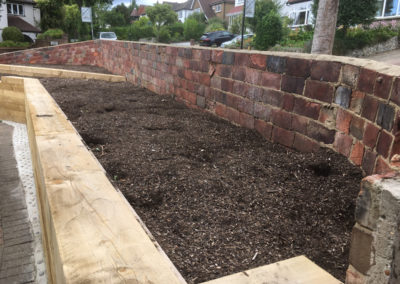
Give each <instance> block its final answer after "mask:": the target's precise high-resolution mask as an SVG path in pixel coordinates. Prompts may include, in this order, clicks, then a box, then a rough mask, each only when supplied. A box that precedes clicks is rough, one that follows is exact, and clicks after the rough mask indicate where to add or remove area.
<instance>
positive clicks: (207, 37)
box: [200, 31, 236, 46]
mask: <svg viewBox="0 0 400 284" xmlns="http://www.w3.org/2000/svg"><path fill="white" fill-rule="evenodd" d="M235 36H236V35H234V34H231V33H230V32H227V31H216V32H211V33H205V34H204V35H203V36H202V37H201V38H200V45H205V46H213V45H216V46H220V45H221V43H223V42H225V41H229V40H231V39H233V38H234V37H235Z"/></svg>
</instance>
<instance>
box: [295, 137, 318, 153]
mask: <svg viewBox="0 0 400 284" xmlns="http://www.w3.org/2000/svg"><path fill="white" fill-rule="evenodd" d="M293 148H294V149H296V150H297V151H300V152H303V153H310V152H315V151H317V150H318V149H319V145H318V143H316V142H315V141H313V140H311V139H310V138H308V137H305V136H303V135H301V134H298V133H296V134H295V136H294V142H293Z"/></svg>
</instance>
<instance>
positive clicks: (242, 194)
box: [41, 79, 361, 283]
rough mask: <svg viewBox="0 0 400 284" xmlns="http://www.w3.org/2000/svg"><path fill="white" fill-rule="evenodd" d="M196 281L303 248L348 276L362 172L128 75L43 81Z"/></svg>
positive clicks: (338, 274) (177, 262)
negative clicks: (113, 79)
mask: <svg viewBox="0 0 400 284" xmlns="http://www.w3.org/2000/svg"><path fill="white" fill-rule="evenodd" d="M41 82H42V83H43V84H44V86H45V87H46V88H47V90H48V91H49V92H50V93H51V94H52V95H53V97H54V98H55V99H56V101H57V102H58V103H59V105H60V106H61V108H62V109H63V110H64V111H65V113H66V114H67V116H68V117H69V119H70V120H71V121H72V122H73V124H74V125H75V127H76V128H77V129H78V131H79V132H80V133H81V135H82V137H83V138H84V140H85V141H86V143H87V145H88V146H89V147H90V149H91V150H92V151H93V152H94V153H95V155H96V156H97V158H98V159H99V161H100V162H101V163H102V164H103V166H104V168H105V169H106V170H107V172H108V173H109V175H110V178H111V179H112V180H113V182H114V183H115V184H116V186H117V187H118V188H119V189H120V190H121V191H122V192H123V193H124V195H125V196H126V198H127V199H128V200H129V202H130V203H131V204H132V206H133V207H134V208H135V210H136V211H137V212H138V214H139V215H140V216H141V218H142V219H143V221H144V222H145V224H146V225H147V227H148V228H149V229H150V231H151V232H152V233H153V235H154V237H155V238H156V240H157V241H158V242H159V243H160V245H161V246H162V248H163V249H164V250H165V251H166V253H167V255H168V256H169V257H170V259H171V260H172V261H173V262H174V264H175V265H176V267H177V268H178V270H179V271H180V272H181V273H182V275H183V276H184V277H185V279H186V280H187V281H188V282H189V283H197V282H201V281H205V280H210V279H213V278H217V277H221V276H223V275H228V274H231V273H234V272H239V271H243V270H246V269H249V268H253V267H257V266H260V265H264V264H268V263H273V262H276V261H279V260H283V259H286V258H290V257H293V256H297V255H301V254H305V255H306V256H307V257H309V258H310V259H311V260H313V261H314V262H316V263H317V264H318V265H320V266H321V267H322V268H324V269H326V270H327V271H328V272H330V273H331V274H333V275H334V276H335V277H337V278H338V279H340V280H344V275H345V270H346V268H347V266H348V250H349V242H350V234H351V228H352V226H353V224H354V217H353V214H354V204H355V197H356V196H357V193H358V191H359V184H360V180H361V173H360V171H359V170H358V169H357V168H356V167H354V166H352V165H350V164H349V163H348V161H347V160H346V159H345V158H344V157H342V156H340V155H338V154H335V153H333V152H332V151H329V150H321V151H319V152H318V153H314V154H303V153H299V152H296V151H293V150H290V149H287V148H285V147H282V146H279V145H276V144H272V143H269V142H267V141H265V140H264V139H263V138H262V137H260V136H259V135H258V134H256V133H255V132H254V131H251V130H248V129H244V128H240V127H235V126H233V125H231V124H230V123H228V122H226V121H223V120H221V119H218V118H216V117H214V116H212V115H209V114H206V113H203V112H200V111H197V110H191V109H188V108H186V107H185V106H183V105H181V104H179V103H177V102H175V101H174V100H173V98H171V97H162V96H158V95H155V94H153V93H151V92H149V91H146V90H143V89H140V88H137V87H135V86H133V85H131V84H129V83H106V82H99V81H84V80H71V79H42V80H41Z"/></svg>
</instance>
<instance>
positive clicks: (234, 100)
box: [225, 94, 240, 109]
mask: <svg viewBox="0 0 400 284" xmlns="http://www.w3.org/2000/svg"><path fill="white" fill-rule="evenodd" d="M225 98H226V100H225V101H226V105H227V106H228V107H231V108H234V109H237V106H238V102H239V99H240V97H238V96H235V95H232V94H225Z"/></svg>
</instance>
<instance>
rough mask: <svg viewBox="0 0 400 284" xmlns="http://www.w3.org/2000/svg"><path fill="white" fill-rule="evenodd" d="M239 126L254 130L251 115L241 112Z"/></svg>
mask: <svg viewBox="0 0 400 284" xmlns="http://www.w3.org/2000/svg"><path fill="white" fill-rule="evenodd" d="M239 124H240V125H241V126H243V127H246V128H249V129H253V128H254V117H253V116H252V115H249V114H246V113H243V112H241V113H240V122H239Z"/></svg>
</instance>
